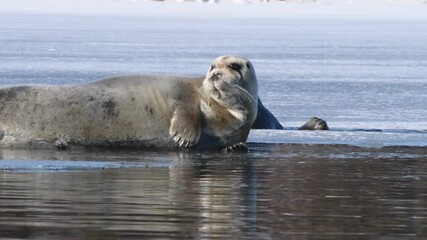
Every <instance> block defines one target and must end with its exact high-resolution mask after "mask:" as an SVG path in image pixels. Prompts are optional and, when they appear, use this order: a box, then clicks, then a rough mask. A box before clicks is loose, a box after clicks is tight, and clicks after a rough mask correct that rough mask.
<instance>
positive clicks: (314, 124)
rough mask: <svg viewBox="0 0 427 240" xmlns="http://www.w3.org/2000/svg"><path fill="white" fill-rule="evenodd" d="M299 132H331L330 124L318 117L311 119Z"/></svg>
mask: <svg viewBox="0 0 427 240" xmlns="http://www.w3.org/2000/svg"><path fill="white" fill-rule="evenodd" d="M298 130H329V127H328V124H327V123H326V122H325V121H324V120H323V119H320V118H318V117H311V118H310V119H309V120H308V121H307V122H306V123H305V124H304V125H302V126H301V127H299V128H298Z"/></svg>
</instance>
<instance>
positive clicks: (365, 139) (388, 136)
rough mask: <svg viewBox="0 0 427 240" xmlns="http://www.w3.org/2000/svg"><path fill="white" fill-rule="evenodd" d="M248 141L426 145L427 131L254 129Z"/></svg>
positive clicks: (373, 145)
mask: <svg viewBox="0 0 427 240" xmlns="http://www.w3.org/2000/svg"><path fill="white" fill-rule="evenodd" d="M248 142H254V143H288V144H343V145H351V146H359V147H374V148H376V147H378V148H379V147H384V146H418V147H426V146H427V132H423V133H422V132H416V131H414V132H376V131H372V132H371V131H297V130H252V131H251V133H250V135H249V139H248Z"/></svg>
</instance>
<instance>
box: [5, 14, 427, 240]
mask: <svg viewBox="0 0 427 240" xmlns="http://www.w3.org/2000/svg"><path fill="white" fill-rule="evenodd" d="M199 14H200V13H199ZM425 42H427V24H426V22H425V20H390V19H388V20H381V19H357V20H351V19H346V18H342V19H334V18H322V19H310V18H286V17H283V18H278V19H277V18H274V19H273V18H257V19H249V18H246V17H245V16H239V17H236V16H232V17H225V18H220V19H218V18H215V17H206V18H203V19H195V18H191V16H188V17H186V18H174V17H173V16H171V17H168V18H158V17H153V16H151V17H144V16H140V17H137V16H133V17H119V16H85V17H84V16H55V15H22V14H10V13H8V14H0V46H1V47H0V59H1V60H0V84H2V85H5V84H6V85H10V84H27V83H31V84H64V83H66V84H68V83H80V82H88V81H92V80H94V79H98V78H103V77H108V76H111V75H119V74H134V73H163V74H182V75H203V74H204V72H205V71H207V69H208V66H209V64H210V61H211V60H212V59H213V58H215V57H216V56H219V55H222V54H230V53H231V54H239V55H243V56H245V57H247V58H249V59H250V60H251V61H252V62H253V64H254V66H255V69H256V71H257V75H258V79H259V87H260V95H261V97H262V99H263V102H264V104H265V105H266V106H267V107H268V108H269V109H271V111H272V112H273V113H274V114H275V115H276V116H277V117H278V119H279V120H280V121H281V123H282V124H283V125H284V126H285V127H286V128H287V130H286V131H253V132H251V135H250V138H249V141H250V142H252V143H251V144H250V149H251V150H250V152H249V153H248V154H230V155H225V154H221V153H212V152H163V151H133V150H132V151H130V150H123V151H110V150H105V149H102V150H100V149H93V150H76V149H71V150H69V151H53V150H18V149H0V179H1V180H0V238H11V239H14V238H27V239H28V238H30V239H123V238H130V239H132V238H133V239H145V238H161V239H244V238H247V239H355V238H362V239H420V238H426V237H427V187H426V186H427V184H426V182H427V157H426V156H427V149H426V146H427V132H426V131H427V120H426V119H427V107H426V106H427V105H426V102H427V81H426V76H427V45H426V44H425ZM313 115H317V116H319V117H322V118H324V119H325V120H327V121H328V123H329V126H330V128H331V131H328V132H305V131H295V129H296V127H298V126H300V125H302V124H303V123H304V122H305V121H306V119H307V118H308V117H310V116H313Z"/></svg>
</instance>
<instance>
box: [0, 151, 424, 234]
mask: <svg viewBox="0 0 427 240" xmlns="http://www.w3.org/2000/svg"><path fill="white" fill-rule="evenodd" d="M251 149H252V151H251V152H250V153H248V154H219V153H210V152H178V153H177V152H138V151H134V152H129V151H95V150H91V151H79V150H74V151H65V152H62V151H52V150H13V149H1V150H0V156H1V159H2V160H0V167H1V168H0V169H7V170H0V203H1V204H0V238H30V239H48V238H49V239H119V238H120V239H122V238H130V239H132V238H133V239H145V238H162V239H244V238H248V239H284V238H286V239H307V238H310V239H313V238H314V239H342V238H345V237H346V238H357V237H363V238H366V237H368V238H369V237H374V238H375V239H378V238H380V237H381V236H384V238H386V239H387V238H392V237H394V238H396V239H397V238H398V239H411V238H420V237H427V232H426V231H427V203H426V199H427V187H426V184H425V183H426V179H427V161H426V160H427V159H426V158H425V156H426V154H427V149H425V148H399V147H395V148H378V149H367V148H355V147H348V146H321V145H314V146H308V145H266V144H259V145H255V144H253V145H252V146H251ZM28 159H31V161H32V162H33V164H31V165H28V164H26V163H25V161H24V160H28ZM5 160H13V161H15V162H16V163H17V165H16V166H21V167H17V168H16V169H11V168H10V167H8V168H6V167H5V165H4V164H3V163H4V162H6V161H5ZM41 160H51V162H52V163H54V164H56V168H54V169H53V170H52V169H48V171H46V169H43V167H42V168H34V166H37V164H34V163H39V162H41ZM9 162H10V161H9ZM20 162H23V164H21V165H20V164H19V163H20ZM69 162H78V163H79V164H81V165H82V166H81V167H80V168H78V169H76V168H75V166H74V165H73V166H72V167H70V168H69V166H71V165H69ZM95 162H96V163H102V164H105V166H106V167H105V168H99V167H96V168H93V167H91V166H93V163H95Z"/></svg>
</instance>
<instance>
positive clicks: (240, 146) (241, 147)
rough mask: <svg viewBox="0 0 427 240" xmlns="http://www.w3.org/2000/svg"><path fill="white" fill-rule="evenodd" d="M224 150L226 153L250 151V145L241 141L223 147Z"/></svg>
mask: <svg viewBox="0 0 427 240" xmlns="http://www.w3.org/2000/svg"><path fill="white" fill-rule="evenodd" d="M221 151H222V152H225V153H230V152H248V151H249V147H248V145H247V144H246V143H244V142H239V143H236V144H234V145H231V146H228V147H225V148H223V149H221Z"/></svg>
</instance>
